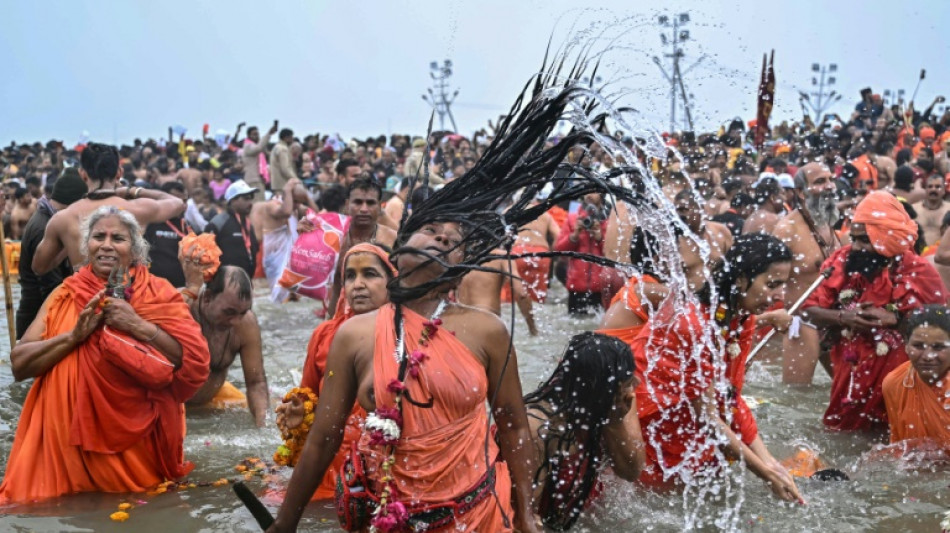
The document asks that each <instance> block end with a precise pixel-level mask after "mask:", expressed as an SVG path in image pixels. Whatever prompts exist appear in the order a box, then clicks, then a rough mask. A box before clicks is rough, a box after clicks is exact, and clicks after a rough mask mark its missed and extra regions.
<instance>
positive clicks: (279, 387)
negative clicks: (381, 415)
mask: <svg viewBox="0 0 950 533" xmlns="http://www.w3.org/2000/svg"><path fill="white" fill-rule="evenodd" d="M14 293H15V294H17V295H19V289H18V288H16V287H14ZM263 294H264V293H263V292H262V291H261V290H258V291H257V292H256V296H257V301H256V302H255V304H254V309H255V311H256V312H257V314H258V316H259V318H260V322H261V330H262V332H263V343H264V360H265V365H266V370H267V378H268V384H269V386H270V390H271V393H272V396H273V397H274V398H277V397H278V396H282V395H283V394H284V393H285V392H286V391H287V390H288V389H289V388H290V387H292V386H294V385H295V384H296V382H297V381H299V378H300V368H301V366H302V364H303V360H304V357H305V350H306V344H307V340H308V339H309V336H310V333H311V331H312V330H313V328H314V327H315V326H316V325H317V323H318V322H319V320H318V319H316V318H315V317H314V315H313V314H312V312H311V311H312V309H313V308H314V307H315V305H314V303H313V302H312V301H309V300H308V301H303V302H297V303H291V304H287V305H284V306H277V305H274V304H271V303H270V302H269V301H266V300H265V299H264V298H263ZM553 296H554V297H555V299H557V298H556V297H557V296H561V297H563V296H564V292H563V288H561V287H560V286H557V287H555V289H554V294H553ZM507 309H508V308H506V310H505V313H507V312H508V311H507ZM504 316H506V317H507V316H508V315H507V314H505V315H504ZM518 320H519V322H517V324H518V325H517V326H516V329H517V332H518V333H517V335H516V337H515V345H516V347H517V349H518V357H519V362H520V365H521V367H520V369H519V370H520V372H521V377H522V380H523V382H524V386H525V389H526V390H531V389H532V388H533V387H534V386H535V385H536V384H537V383H538V382H539V381H541V380H542V379H543V378H544V377H546V375H547V374H548V373H549V372H550V371H551V370H552V369H553V367H554V365H555V363H556V361H557V359H558V357H559V356H560V354H561V352H562V350H563V348H564V346H565V345H566V343H567V339H568V338H569V337H570V336H571V335H572V334H574V333H576V332H579V331H582V330H585V329H595V328H596V326H597V319H595V318H591V319H586V320H574V319H572V318H569V317H568V316H567V313H566V308H565V305H564V304H563V303H561V304H556V303H554V302H549V303H548V304H547V305H545V306H542V308H541V309H540V311H539V325H540V328H541V334H540V335H539V336H538V337H534V338H532V337H529V336H528V335H527V334H526V333H524V332H526V331H527V329H526V328H525V327H524V325H523V323H522V322H520V317H519V319H518ZM0 352H2V353H0V471H5V470H6V461H7V456H8V455H9V452H10V447H11V445H12V443H13V434H14V431H15V428H16V424H17V420H18V418H19V413H20V407H21V405H22V404H23V400H24V398H25V396H26V393H27V391H28V390H29V386H30V383H29V382H27V383H14V382H13V378H12V375H11V372H10V365H9V357H8V353H9V352H8V346H7V343H6V342H2V348H0ZM776 356H777V350H776V347H775V346H774V345H773V346H771V347H770V349H769V350H768V351H767V353H766V354H765V356H764V357H762V361H761V362H759V363H756V364H753V365H752V367H751V369H750V371H749V374H748V378H747V385H746V388H745V393H746V394H747V395H749V396H752V397H754V398H756V399H758V400H760V401H761V402H762V405H761V406H760V407H758V408H757V411H756V415H757V419H758V424H759V430H760V432H761V434H762V436H763V439H764V440H765V443H766V444H767V445H768V446H769V449H770V450H771V451H772V453H773V455H775V456H776V457H777V458H779V459H781V458H783V457H786V456H789V455H791V454H792V453H794V450H795V446H796V444H798V443H801V442H803V443H807V444H809V445H811V446H812V447H814V448H816V449H818V450H820V452H821V457H822V458H823V459H824V460H825V461H826V462H827V463H828V464H829V465H830V466H832V467H835V468H838V469H841V470H844V471H846V472H847V473H848V474H849V475H850V476H851V480H850V481H840V482H820V481H812V480H801V481H799V488H800V489H801V491H802V493H803V495H804V496H805V498H806V500H807V501H808V504H807V505H805V506H801V505H797V504H786V503H782V502H779V501H778V500H776V499H775V498H773V497H772V496H771V495H770V493H769V492H768V490H767V489H766V487H765V486H764V484H762V483H761V482H760V481H759V480H758V479H757V478H755V477H754V476H752V475H751V474H748V473H745V474H742V473H740V474H739V475H743V476H744V478H745V479H744V485H743V486H744V490H743V492H744V498H743V500H744V501H743V502H742V505H741V509H740V520H739V523H738V529H739V530H741V531H790V532H791V531H796V532H797V531H822V530H824V531H836V532H851V531H888V532H890V531H908V532H934V531H939V530H940V528H939V522H940V519H941V517H942V514H943V513H944V512H945V511H946V510H947V509H948V508H950V489H948V484H950V476H948V475H947V473H946V470H932V469H919V468H917V469H912V468H908V467H907V466H906V464H905V463H901V462H897V461H895V460H891V459H870V458H869V454H868V451H869V450H870V449H871V447H872V446H873V445H875V444H877V443H880V442H882V441H883V439H884V437H883V436H877V437H874V436H868V435H855V434H837V433H831V432H828V431H825V430H824V429H823V427H822V424H821V414H822V412H823V409H824V406H825V403H826V401H827V397H828V388H829V384H830V380H829V378H828V376H827V375H826V374H825V373H824V372H823V371H822V370H821V369H819V370H818V372H817V376H816V380H815V384H814V385H813V386H811V387H804V388H788V387H785V386H783V385H782V384H781V379H780V376H781V370H780V367H779V365H778V362H777V357H776ZM230 378H231V381H232V382H233V383H235V384H236V385H237V386H238V387H240V388H242V389H243V374H242V372H241V369H240V363H236V364H235V366H234V367H233V368H232V370H231V373H230ZM275 401H276V400H275ZM279 444H280V438H279V433H278V431H277V429H276V426H275V425H274V424H273V414H272V415H271V420H270V427H268V428H266V429H263V430H258V429H256V428H254V427H253V423H252V422H251V418H250V416H249V415H248V413H247V412H246V411H242V410H234V411H195V410H191V411H189V413H188V434H187V437H186V439H185V456H186V457H187V458H188V459H189V460H191V461H193V462H194V463H195V464H196V465H197V466H196V468H195V470H194V472H192V474H191V476H190V478H191V479H192V480H195V481H213V480H216V479H220V478H222V477H226V478H236V477H237V476H238V474H237V473H236V472H235V471H234V466H235V465H236V464H237V463H238V462H239V461H240V460H242V459H244V458H246V457H251V456H256V457H263V458H269V457H270V456H271V455H272V454H273V452H274V450H275V448H276V447H277V446H278V445H279ZM248 484H249V485H250V486H251V488H252V489H254V490H255V491H257V492H258V493H259V494H260V493H262V492H263V491H264V485H263V483H262V482H261V481H260V480H259V479H253V480H251V481H249V482H248ZM267 501H268V502H270V500H267ZM121 502H131V503H133V504H134V505H135V507H134V508H133V509H132V510H131V511H130V512H129V513H130V515H131V518H130V519H129V520H128V521H127V522H124V523H117V522H112V521H111V520H110V519H109V515H110V514H111V513H112V512H114V511H115V510H116V509H117V506H118V504H119V503H121ZM687 505H689V506H691V507H692V506H695V505H701V506H702V507H703V508H702V509H701V510H700V514H701V515H708V516H715V515H717V514H719V512H721V510H722V509H721V508H720V507H719V506H720V505H722V504H718V503H716V502H699V503H697V502H695V501H692V502H689V503H688V504H687ZM268 506H269V507H270V508H271V509H272V510H276V504H275V503H273V502H270V503H269V505H268ZM689 511H690V512H693V511H694V509H692V508H691V509H689ZM4 512H5V513H6V514H3V515H0V531H18V532H20V531H23V532H26V531H43V532H45V531H57V532H58V531H70V532H72V531H96V532H109V531H124V532H128V531H135V533H150V532H167V531H176V532H177V531H181V532H216V531H221V532H231V531H237V532H241V531H246V532H252V531H259V528H258V527H257V524H256V523H255V522H254V520H253V519H252V518H251V516H250V514H249V513H248V512H247V511H246V510H245V509H244V507H243V506H242V505H241V503H240V502H239V501H238V499H237V498H236V497H235V496H234V494H233V492H232V491H231V489H230V488H229V487H199V488H194V489H189V490H185V491H181V492H174V493H165V494H157V495H146V494H82V495H76V496H69V497H63V498H56V499H54V500H50V501H47V502H43V503H37V504H32V505H29V506H23V507H17V508H13V509H6V510H4ZM686 515H687V510H686V509H684V502H683V498H682V497H681V496H680V495H679V493H677V492H675V491H673V492H666V493H657V492H651V491H648V490H646V489H644V488H642V487H637V486H634V485H631V484H627V483H624V482H620V481H618V480H616V479H611V478H610V477H609V475H608V476H607V479H606V483H605V494H604V495H603V496H602V497H601V499H600V500H599V501H598V502H597V504H596V505H595V506H594V507H593V508H592V509H591V510H590V512H589V513H588V515H587V516H585V517H584V518H582V520H581V521H580V522H579V524H578V526H577V528H576V530H579V531H591V532H594V531H609V530H613V531H658V532H667V531H669V532H673V531H681V530H682V529H683V524H684V522H685V516H686ZM705 529H708V530H710V531H712V530H715V529H716V528H715V526H707V527H706V528H705ZM301 530H308V531H332V530H337V524H336V515H335V512H334V510H333V508H332V506H331V505H330V504H329V502H326V503H325V502H317V503H311V504H310V506H309V507H308V509H307V512H306V514H305V516H304V521H303V522H302V523H301Z"/></svg>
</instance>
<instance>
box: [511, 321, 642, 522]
mask: <svg viewBox="0 0 950 533" xmlns="http://www.w3.org/2000/svg"><path fill="white" fill-rule="evenodd" d="M635 371H636V365H635V363H634V359H633V354H632V353H631V352H630V346H628V345H627V344H626V343H624V342H623V341H621V340H620V339H617V338H615V337H610V336H607V335H603V334H600V333H594V332H591V331H587V332H584V333H580V334H578V335H575V336H574V337H572V338H571V341H570V343H568V346H567V349H566V350H565V351H564V355H563V356H562V357H561V360H560V362H559V363H558V365H557V368H555V369H554V373H553V374H551V377H549V378H548V380H547V381H545V382H544V383H542V384H541V385H540V386H539V387H538V388H537V390H535V391H534V392H532V393H530V394H528V395H527V396H525V398H524V402H525V406H526V407H527V408H528V409H529V413H530V411H532V410H537V411H541V412H542V413H544V415H545V417H546V419H547V420H548V421H552V422H554V420H555V419H556V422H554V423H552V424H549V425H548V426H547V427H546V428H545V432H544V433H543V434H542V433H541V431H539V435H537V436H536V438H538V439H539V442H541V443H542V445H543V447H544V452H545V453H544V458H543V460H542V462H541V464H540V465H539V468H538V471H537V473H536V474H535V477H534V482H535V483H540V484H541V485H542V490H541V498H540V501H539V504H540V507H539V512H540V515H541V520H542V521H543V522H544V525H545V526H547V527H549V528H551V529H554V530H557V531H564V530H566V529H568V528H570V527H571V526H572V525H573V524H574V522H576V521H577V518H578V517H579V516H580V514H581V512H582V511H583V510H584V506H585V505H586V503H587V500H588V498H589V497H590V493H591V490H592V489H593V488H594V484H595V483H596V482H597V475H598V473H600V471H601V470H602V469H603V467H604V466H605V465H606V462H605V461H604V460H603V454H604V449H603V443H602V434H603V429H604V426H605V425H606V424H607V422H608V421H609V420H610V417H611V416H613V407H614V404H615V402H616V396H617V394H618V393H619V392H620V386H621V384H623V383H625V382H627V381H628V380H629V379H630V378H632V377H633V375H634V372H635ZM529 416H530V415H529Z"/></svg>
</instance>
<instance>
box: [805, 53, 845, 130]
mask: <svg viewBox="0 0 950 533" xmlns="http://www.w3.org/2000/svg"><path fill="white" fill-rule="evenodd" d="M811 71H812V72H813V73H815V75H814V76H812V78H811V84H812V87H813V88H817V89H818V90H817V91H813V92H812V93H811V94H809V93H807V92H805V91H799V92H798V94H799V100H800V101H802V102H805V103H807V104H808V107H810V108H811V110H812V112H813V113H814V114H815V122H816V123H820V122H821V120H822V117H823V116H824V113H825V111H826V110H827V109H828V108H829V107H831V105H832V104H834V103H836V102H837V101H838V100H841V95H840V94H838V92H837V91H834V90H831V91H829V92H827V93H826V92H825V87H826V86H827V87H828V88H829V89H830V88H831V87H832V86H833V85H835V83H836V82H837V81H838V80H837V79H836V78H835V76H833V74H835V73H836V72H838V65H837V64H836V63H831V64H829V65H827V66H825V65H819V64H818V63H812V65H811ZM812 96H814V97H815V98H814V100H812V98H811V97H812Z"/></svg>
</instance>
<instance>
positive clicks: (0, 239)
mask: <svg viewBox="0 0 950 533" xmlns="http://www.w3.org/2000/svg"><path fill="white" fill-rule="evenodd" d="M0 243H3V253H2V254H0V267H3V292H4V293H5V296H6V309H7V329H8V330H9V332H10V351H11V352H12V351H13V347H14V346H16V327H15V326H14V325H13V288H12V287H11V286H10V267H9V265H7V248H6V246H7V239H6V236H4V234H3V224H0Z"/></svg>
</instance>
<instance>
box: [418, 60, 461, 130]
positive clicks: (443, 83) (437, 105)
mask: <svg viewBox="0 0 950 533" xmlns="http://www.w3.org/2000/svg"><path fill="white" fill-rule="evenodd" d="M429 76H430V77H431V78H432V87H429V88H428V93H429V94H427V95H426V94H423V95H422V99H423V100H425V101H426V102H428V103H429V105H431V106H432V109H434V110H435V112H436V114H437V115H439V129H440V130H445V117H446V115H448V117H449V121H450V122H451V123H452V131H458V127H457V126H456V125H455V117H453V116H452V102H454V101H455V97H456V96H458V94H459V92H458V89H456V90H455V92H454V93H452V96H451V97H449V96H448V93H447V90H448V88H449V83H448V79H449V77H451V76H452V60H451V59H446V60H445V61H444V62H443V63H442V64H441V65H440V64H439V62H438V61H432V62H431V63H429Z"/></svg>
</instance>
